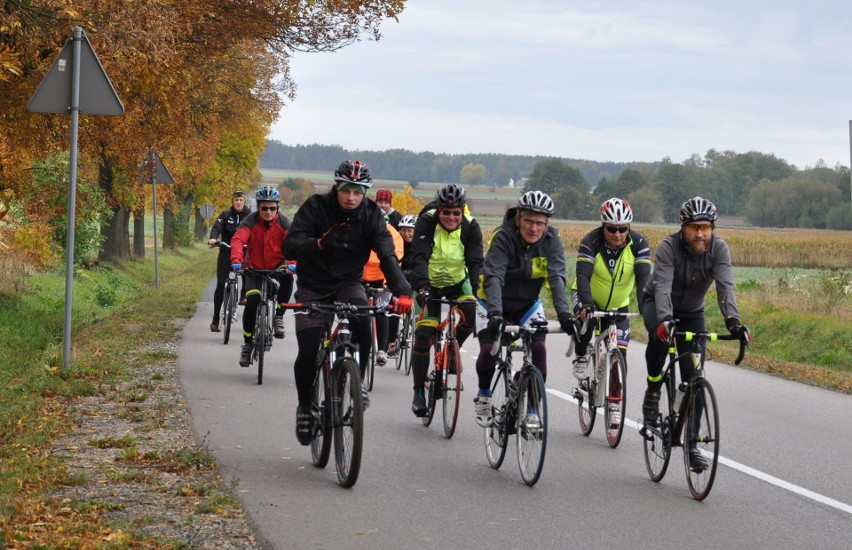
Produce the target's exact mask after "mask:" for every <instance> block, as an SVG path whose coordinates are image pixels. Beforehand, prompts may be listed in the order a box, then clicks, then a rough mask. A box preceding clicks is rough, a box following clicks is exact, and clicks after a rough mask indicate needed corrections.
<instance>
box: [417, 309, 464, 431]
mask: <svg viewBox="0 0 852 550" xmlns="http://www.w3.org/2000/svg"><path fill="white" fill-rule="evenodd" d="M430 301H433V302H440V303H441V304H444V305H447V306H449V309H448V310H447V315H446V317H444V320H443V321H441V322H440V323H439V324H438V328H437V332H436V334H435V343H434V348H435V353H434V360H433V362H432V364H431V365H429V372H428V373H427V375H426V385H425V389H426V407H427V412H426V416H424V417H423V418H422V419H421V420H422V421H423V425H424V426H429V425H430V424H432V418H434V416H435V406H436V403H437V401H438V400H439V399H440V400H442V402H443V412H444V437H446V438H447V439H450V438H452V437H453V434H454V433H455V431H456V422H457V421H458V418H459V396H460V394H461V391H462V389H463V388H462V362H461V353H460V351H459V342H458V339H457V338H456V327H457V326H458V325H459V324H460V323H464V313H462V310H461V309H460V308H459V305H460V304H462V303H464V302H462V301H459V300H453V299H449V298H430ZM425 311H426V308H423V310H421V317H422V316H423V314H424V312H425Z"/></svg>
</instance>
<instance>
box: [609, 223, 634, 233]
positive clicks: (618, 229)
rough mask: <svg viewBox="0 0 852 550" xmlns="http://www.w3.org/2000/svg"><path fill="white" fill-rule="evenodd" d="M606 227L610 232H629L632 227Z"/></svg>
mask: <svg viewBox="0 0 852 550" xmlns="http://www.w3.org/2000/svg"><path fill="white" fill-rule="evenodd" d="M604 229H606V230H607V231H609V232H610V233H627V230H628V229H630V228H629V227H627V226H619V227H616V226H614V225H605V226H604Z"/></svg>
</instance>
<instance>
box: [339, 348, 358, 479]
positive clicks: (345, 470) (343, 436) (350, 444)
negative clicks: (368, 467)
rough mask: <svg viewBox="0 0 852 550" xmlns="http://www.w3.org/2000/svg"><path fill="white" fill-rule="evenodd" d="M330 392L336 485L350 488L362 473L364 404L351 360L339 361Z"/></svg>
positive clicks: (346, 358)
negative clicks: (333, 412)
mask: <svg viewBox="0 0 852 550" xmlns="http://www.w3.org/2000/svg"><path fill="white" fill-rule="evenodd" d="M332 377H333V380H332V384H333V388H334V389H333V391H334V392H335V394H336V397H337V399H336V400H334V399H333V401H335V402H336V403H337V407H338V409H337V411H336V413H335V415H334V416H335V419H334V459H335V461H336V463H337V481H338V482H339V483H340V485H341V486H343V487H347V488H348V487H352V486H353V485H355V482H356V481H358V474H359V473H360V470H361V450H362V448H363V444H364V403H363V401H362V399H361V373H360V368H359V367H358V363H356V362H355V360H354V359H352V358H351V357H342V358H341V359H339V360H338V361H337V366H336V367H335V368H334V370H333V372H332Z"/></svg>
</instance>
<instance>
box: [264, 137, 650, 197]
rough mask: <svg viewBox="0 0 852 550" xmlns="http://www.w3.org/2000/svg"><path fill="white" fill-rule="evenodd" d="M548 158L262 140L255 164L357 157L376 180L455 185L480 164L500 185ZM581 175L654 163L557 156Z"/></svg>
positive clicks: (311, 163) (318, 166) (611, 173)
mask: <svg viewBox="0 0 852 550" xmlns="http://www.w3.org/2000/svg"><path fill="white" fill-rule="evenodd" d="M549 158H552V157H548V156H541V155H536V156H530V155H500V154H496V153H469V154H465V155H450V154H446V153H432V152H422V153H415V152H413V151H408V150H406V149H388V150H387V151H359V150H348V149H344V148H343V147H340V146H339V145H318V144H314V145H284V144H282V143H281V142H279V141H276V140H269V141H267V142H266V150H265V151H264V152H263V155H262V156H261V157H260V167H261V168H279V169H285V170H320V171H328V172H333V171H334V169H335V168H337V165H338V164H340V161H342V160H345V159H359V160H361V161H363V162H365V163H366V164H367V166H369V167H370V170H371V171H372V173H373V177H375V178H380V179H390V180H401V181H412V180H415V181H417V182H434V183H457V182H459V181H460V174H461V171H462V168H463V167H464V166H465V165H468V164H482V165H484V166H485V169H486V173H487V174H488V181H487V182H486V183H487V184H488V185H496V186H498V187H504V186H505V185H506V184H508V183H509V180H510V179H513V180H518V179H520V178H526V177H528V176H529V175H530V173H531V172H532V169H533V166H534V165H535V164H536V163H537V162H540V161H543V160H547V159H549ZM561 160H562V161H563V162H564V163H565V164H567V165H568V166H572V167H574V168H576V169H578V170H579V171H580V173H581V174H583V178H584V179H585V180H586V181H587V182H588V183H589V185H591V186H592V187H594V186H596V185H597V184H598V183H599V182H600V181H601V179H607V180H614V179H616V178H618V176H619V175H620V174H621V172H623V171H624V170H625V169H626V168H633V169H640V167H641V170H642V171H647V172H656V171H657V168H658V167H659V164H660V163H659V162H598V161H593V160H579V159H570V158H563V159H561Z"/></svg>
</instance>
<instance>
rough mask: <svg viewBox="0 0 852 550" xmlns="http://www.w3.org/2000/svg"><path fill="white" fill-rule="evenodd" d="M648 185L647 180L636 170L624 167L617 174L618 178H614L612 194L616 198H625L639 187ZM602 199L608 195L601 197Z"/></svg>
mask: <svg viewBox="0 0 852 550" xmlns="http://www.w3.org/2000/svg"><path fill="white" fill-rule="evenodd" d="M646 185H648V180H646V179H645V176H643V175H642V174H641V173H640V172H639V171H638V170H634V169H632V168H625V169H624V171H623V172H622V173H621V174H619V176H618V178H617V179H616V180H615V186H614V189H613V191H614V195H613V196H615V197H618V198H625V197H627V195H629V194H630V193H633V192H634V191H636V190H637V189H641V188H642V187H645V186H646ZM602 198H604V199H606V198H609V197H602Z"/></svg>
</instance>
